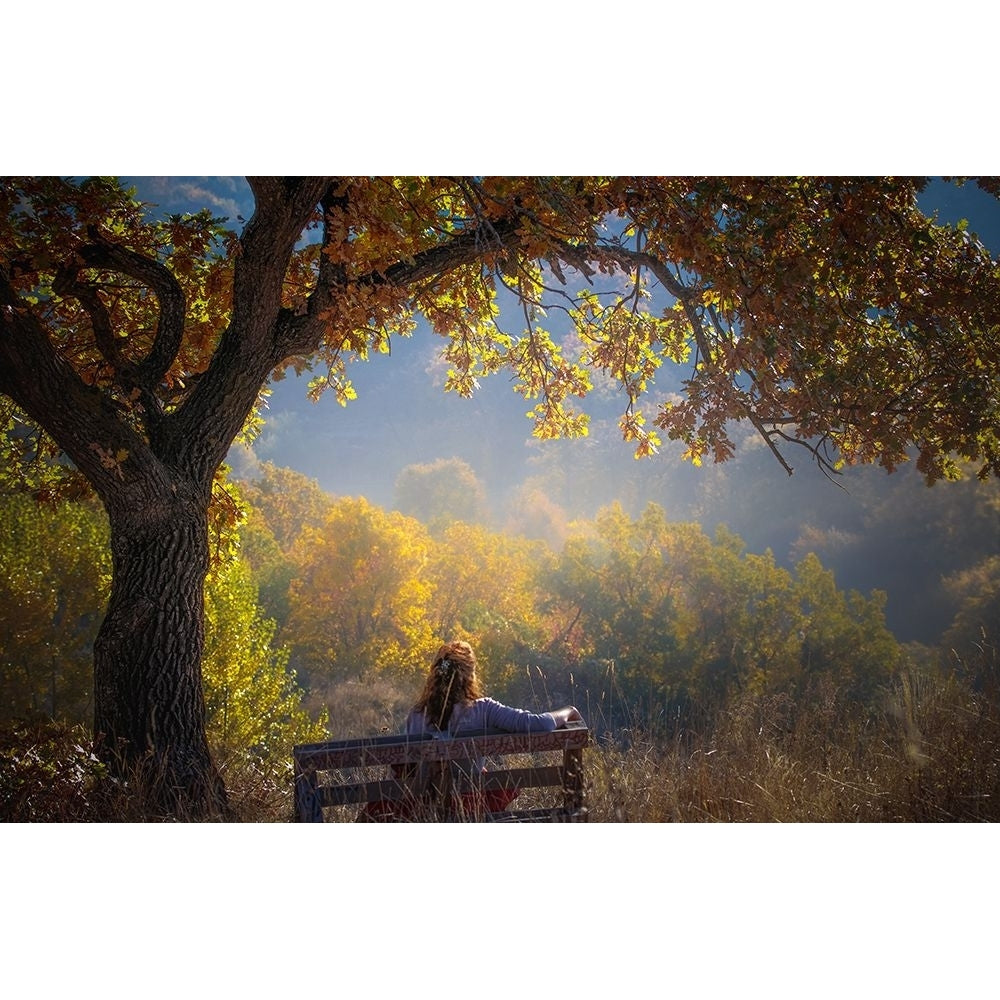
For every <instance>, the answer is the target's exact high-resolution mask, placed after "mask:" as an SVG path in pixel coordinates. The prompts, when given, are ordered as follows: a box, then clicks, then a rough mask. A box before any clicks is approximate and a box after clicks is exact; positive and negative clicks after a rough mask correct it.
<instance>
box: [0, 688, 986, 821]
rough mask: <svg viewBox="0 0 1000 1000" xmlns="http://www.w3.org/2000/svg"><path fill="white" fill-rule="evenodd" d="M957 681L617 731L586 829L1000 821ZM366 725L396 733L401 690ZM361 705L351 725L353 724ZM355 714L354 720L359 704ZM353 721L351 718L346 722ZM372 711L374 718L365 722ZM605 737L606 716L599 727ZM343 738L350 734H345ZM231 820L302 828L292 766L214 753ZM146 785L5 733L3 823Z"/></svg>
mask: <svg viewBox="0 0 1000 1000" xmlns="http://www.w3.org/2000/svg"><path fill="white" fill-rule="evenodd" d="M980 687H981V690H973V689H972V688H971V687H970V686H969V685H967V684H963V683H960V682H959V681H957V680H955V679H954V678H951V679H934V680H923V681H917V680H914V679H913V678H910V677H902V678H900V680H899V681H898V682H897V683H896V684H895V685H894V687H893V688H892V689H891V690H889V691H887V692H885V694H884V697H883V699H882V704H881V705H880V706H879V707H878V708H877V710H874V711H873V710H868V711H862V710H860V709H857V708H854V709H852V708H850V707H849V706H847V705H844V704H841V703H840V701H839V699H838V694H837V692H836V691H834V690H826V691H823V690H821V691H820V692H819V693H818V694H816V695H814V696H813V697H812V698H811V699H810V700H809V701H808V702H806V703H803V704H796V703H794V702H793V701H792V700H790V699H789V698H787V697H783V696H777V697H771V698H746V699H743V700H741V701H738V702H737V703H735V704H733V705H731V706H729V707H728V708H727V709H725V710H724V711H722V712H720V713H719V714H718V715H717V716H716V717H715V719H714V720H713V722H712V724H711V726H710V727H707V730H706V731H705V732H703V733H683V734H681V736H679V737H677V738H675V739H674V740H672V741H670V742H666V743H664V742H662V741H658V740H655V739H653V738H651V737H649V736H647V735H644V733H643V730H642V728H641V727H638V726H637V727H632V728H629V729H626V730H624V731H621V732H620V734H619V735H618V736H617V737H616V739H613V740H612V739H607V740H603V741H602V742H601V743H599V744H597V745H595V746H593V747H591V748H590V749H588V750H587V751H586V754H585V768H586V776H587V784H588V795H587V801H588V805H589V811H590V819H591V821H594V822H604V823H636V822H643V823H661V822H684V823H692V822H765V823H772V822H774V823H777V822H783V823H805V822H810V823H830V822H933V821H943V822H965V821H990V822H992V821H997V820H1000V697H998V691H997V690H996V685H990V684H986V685H985V686H982V685H981V686H980ZM383 695H384V697H383V698H382V701H384V702H385V704H384V705H382V704H381V702H380V706H377V707H376V708H375V709H369V710H368V713H369V714H370V716H371V717H370V718H369V717H368V716H367V715H366V716H365V718H364V719H362V720H361V723H363V725H362V729H363V730H364V731H365V732H368V733H371V732H373V731H375V732H377V731H379V730H380V729H383V728H391V727H392V726H393V725H394V723H395V720H394V717H393V712H394V710H395V709H394V706H393V705H392V704H391V700H392V699H391V692H389V691H388V690H387V691H386V692H383ZM356 709H358V706H351V705H347V706H346V707H345V708H344V711H345V712H346V713H347V716H345V718H346V717H352V718H354V720H355V722H357V712H356V711H355V710H356ZM358 710H359V709H358ZM352 711H355V714H354V715H353V716H351V713H352ZM362 714H364V713H362ZM591 723H592V726H593V728H594V730H595V731H600V729H601V726H600V725H599V720H591ZM345 735H347V734H345ZM217 757H218V760H219V764H220V767H221V769H222V772H223V775H224V777H225V780H226V784H227V788H228V789H229V796H230V802H231V805H232V808H233V814H234V818H235V819H236V820H238V821H243V822H254V823H260V822H288V821H291V820H292V818H293V814H292V802H291V764H290V761H289V760H284V759H280V760H277V761H272V762H270V763H266V762H261V761H254V760H252V759H251V758H249V757H247V756H246V755H240V754H237V753H219V754H218V755H217ZM160 818H164V817H158V816H156V815H155V814H151V813H150V811H149V810H148V809H147V807H146V806H145V804H144V799H143V796H142V795H141V793H140V790H137V789H135V788H130V787H125V786H122V785H121V784H120V783H117V782H114V781H112V780H111V779H110V778H108V777H107V775H106V773H105V771H104V768H103V767H102V765H101V764H100V763H99V762H98V761H97V760H96V758H95V757H94V756H93V754H92V753H91V752H90V749H89V743H88V734H87V733H86V731H85V730H84V729H83V728H81V727H66V726H61V725H59V724H53V723H38V724H34V725H27V724H25V725H20V726H16V727H10V728H8V729H6V730H4V731H3V732H2V733H0V820H3V821H7V822H67V821H69V822H89V821H92V822H122V821H124V822H136V821H144V820H156V819H160Z"/></svg>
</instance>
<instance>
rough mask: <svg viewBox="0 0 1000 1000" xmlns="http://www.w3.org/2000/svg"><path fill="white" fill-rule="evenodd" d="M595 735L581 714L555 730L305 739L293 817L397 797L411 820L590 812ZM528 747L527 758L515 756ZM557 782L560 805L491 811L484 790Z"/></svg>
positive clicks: (582, 815)
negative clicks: (482, 766) (590, 752)
mask: <svg viewBox="0 0 1000 1000" xmlns="http://www.w3.org/2000/svg"><path fill="white" fill-rule="evenodd" d="M589 743H590V731H589V730H588V729H587V727H586V725H585V724H584V723H582V722H576V723H570V724H569V725H568V726H566V727H565V728H562V729H556V730H554V731H553V732H549V733H497V732H488V733H482V734H475V735H472V734H464V733H463V734H459V735H457V736H454V737H436V736H432V735H424V736H374V737H369V738H366V739H356V740H334V741H332V742H329V743H309V744H303V745H300V746H297V747H295V748H294V751H293V755H294V761H295V818H296V820H297V821H299V822H306V823H310V822H312V823H322V822H323V821H324V816H323V810H324V809H327V808H331V807H334V806H358V807H360V808H361V810H362V814H364V811H365V803H379V802H381V803H393V805H392V806H390V807H389V808H390V809H397V810H398V811H399V813H400V814H401V815H402V816H405V817H406V818H407V819H410V820H413V821H435V820H444V821H452V822H455V821H459V822H461V821H485V822H511V821H520V822H538V821H550V822H552V821H554V822H575V821H580V820H585V819H586V807H585V805H584V786H583V750H584V748H585V747H586V746H588V745H589ZM526 755H530V759H529V760H528V761H525V760H523V759H520V760H519V759H517V758H523V757H525V756H526ZM480 758H487V762H486V763H487V768H488V770H487V771H486V773H485V774H483V773H480V772H479V770H478V768H477V767H475V766H474V762H476V761H478V760H479V759H480ZM553 758H555V759H554V761H553ZM321 775H322V778H321ZM553 787H555V788H558V789H559V790H560V791H559V792H558V793H556V794H557V795H558V802H557V804H556V805H548V806H536V807H534V808H522V809H513V810H511V809H504V810H502V811H490V809H489V808H488V807H487V806H486V804H485V802H486V801H487V800H484V798H483V793H487V792H494V793H496V792H497V791H498V790H502V789H519V790H520V792H521V793H523V792H524V790H525V789H535V788H553ZM548 794H549V795H550V796H551V794H552V793H551V792H550V793H548ZM488 798H490V796H487V799H488ZM525 798H529V796H525V795H523V794H519V795H518V799H525ZM513 804H514V805H515V806H516V805H518V802H517V801H516V800H515V802H514V803H513ZM529 805H530V803H529ZM358 818H363V817H362V816H359V817H358Z"/></svg>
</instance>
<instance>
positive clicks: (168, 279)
mask: <svg viewBox="0 0 1000 1000" xmlns="http://www.w3.org/2000/svg"><path fill="white" fill-rule="evenodd" d="M88 235H89V236H90V238H91V240H92V241H93V242H92V243H90V244H87V245H85V246H83V247H81V248H80V256H81V257H82V258H83V260H84V261H86V263H87V264H88V265H89V266H90V267H100V268H105V269H107V270H111V271H117V272H119V273H120V274H126V275H128V276H129V277H131V278H135V279H136V281H140V282H142V283H143V284H144V285H146V286H147V287H148V288H151V289H152V290H153V291H154V292H155V293H156V298H157V302H158V304H159V318H158V319H157V324H156V332H155V333H154V335H153V346H152V349H151V350H150V352H149V354H147V355H146V357H145V358H144V359H143V360H142V361H141V362H140V363H139V364H138V365H135V366H134V367H133V366H128V367H129V368H130V369H131V371H130V372H129V375H132V374H133V373H134V379H135V382H136V384H137V385H139V386H140V387H141V388H143V389H145V390H147V391H148V392H153V391H154V390H155V388H156V386H157V385H158V384H159V382H160V381H161V380H162V379H163V376H164V375H166V373H167V372H168V371H169V369H170V366H171V365H172V364H173V363H174V359H175V358H176V357H177V352H178V351H179V350H180V346H181V341H182V340H183V337H184V314H185V308H186V303H185V301H184V292H183V291H182V290H181V286H180V284H179V283H178V281H177V279H176V278H175V277H174V276H173V275H172V274H171V273H170V271H169V269H168V268H167V267H165V266H164V265H163V264H161V263H160V262H159V261H158V260H156V259H155V258H153V257H147V256H145V255H144V254H140V253H136V252H135V251H134V250H128V249H126V248H125V247H123V246H118V245H117V244H114V243H111V242H109V241H108V240H106V239H104V237H102V236H101V235H100V234H99V233H98V232H97V230H96V229H95V228H94V227H90V229H89V231H88ZM78 297H79V296H78ZM80 301H81V302H83V301H84V300H83V299H81V300H80ZM84 305H86V302H84ZM88 311H90V310H89V309H88ZM91 315H92V316H93V313H91ZM96 333H97V331H96V329H95V334H96ZM99 346H100V345H99ZM101 351H102V353H105V352H104V348H103V347H102V348H101ZM115 353H117V354H118V356H119V358H120V352H117V351H116V352H115ZM105 356H106V357H107V354H105ZM109 360H111V359H110V358H109ZM122 360H123V359H122ZM116 367H117V365H116ZM123 374H125V372H124V371H123Z"/></svg>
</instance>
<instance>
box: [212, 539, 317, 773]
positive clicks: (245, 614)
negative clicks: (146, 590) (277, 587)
mask: <svg viewBox="0 0 1000 1000" xmlns="http://www.w3.org/2000/svg"><path fill="white" fill-rule="evenodd" d="M205 619H206V633H205V657H204V680H205V703H206V709H207V718H206V725H207V729H208V737H209V740H210V741H211V743H212V745H213V747H215V748H216V749H219V750H228V751H232V750H236V751H239V752H248V753H251V754H252V755H253V756H255V757H257V758H259V759H261V760H266V761H270V762H275V761H278V760H280V759H281V758H282V757H283V758H284V759H286V760H287V758H288V757H289V755H290V754H291V748H292V746H293V745H294V744H295V743H309V742H315V741H317V740H321V739H323V738H324V737H325V735H326V729H325V725H324V724H325V718H320V719H319V720H318V721H316V722H314V721H313V720H312V719H311V718H310V717H309V715H308V713H307V712H306V711H305V710H304V709H303V708H302V696H303V692H302V690H301V688H299V686H298V685H297V683H296V680H295V675H294V674H293V673H291V672H290V671H289V670H288V669H287V666H288V650H287V649H285V648H283V647H278V646H276V645H275V642H274V640H275V633H276V626H275V623H274V622H273V621H271V620H270V619H268V618H265V617H264V615H263V613H262V610H261V608H260V607H259V606H258V604H257V586H256V584H255V583H254V581H253V578H252V574H251V571H250V568H249V566H248V565H247V564H246V563H245V562H244V561H243V560H242V559H235V560H232V561H230V562H229V563H227V564H226V565H225V566H222V567H220V568H219V570H217V571H216V572H214V573H212V574H211V575H210V577H209V581H208V585H207V587H206V589H205Z"/></svg>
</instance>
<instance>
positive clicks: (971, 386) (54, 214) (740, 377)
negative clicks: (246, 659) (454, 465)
mask: <svg viewBox="0 0 1000 1000" xmlns="http://www.w3.org/2000/svg"><path fill="white" fill-rule="evenodd" d="M250 185H251V189H252V192H253V196H254V201H255V206H254V211H253V214H252V215H251V217H250V219H249V220H248V221H247V223H246V224H245V226H244V227H243V228H242V231H241V232H240V233H239V235H236V234H232V233H228V232H226V231H225V230H224V229H223V228H222V227H221V225H220V223H219V220H216V219H213V218H211V216H210V215H209V213H208V212H201V213H197V214H194V215H188V216H180V215H177V216H171V217H168V218H166V219H162V220H151V219H150V218H149V216H148V215H147V212H146V210H145V208H144V206H142V205H140V204H138V203H137V202H135V201H134V199H133V198H132V197H131V196H130V194H129V193H128V192H126V191H123V190H122V189H121V187H120V186H119V184H118V183H117V182H114V181H111V180H107V179H103V178H91V179H87V180H85V181H82V182H79V183H77V182H73V181H69V180H65V179H61V178H4V179H3V180H2V181H0V394H2V395H4V396H6V397H8V398H9V400H10V401H12V402H13V403H14V404H16V406H17V407H18V408H19V410H20V412H21V413H23V414H24V415H25V416H26V417H27V418H28V419H30V420H31V421H33V422H34V423H35V424H36V425H37V426H39V427H41V428H43V429H44V431H45V434H46V435H47V437H48V439H50V440H51V442H53V443H54V444H53V447H55V448H58V449H60V450H61V451H63V452H64V453H65V454H66V455H68V457H69V458H70V459H71V461H72V463H73V465H74V466H75V467H76V469H77V470H78V471H79V473H80V474H82V475H83V476H84V477H85V478H86V479H87V481H88V482H89V483H91V484H92V486H93V488H94V489H95V491H96V492H97V494H98V496H99V497H100V499H101V502H102V503H103V504H104V506H105V509H106V511H107V513H108V518H109V523H110V531H111V542H110V545H111V552H112V568H113V583H112V589H111V594H110V598H109V601H108V608H107V614H106V616H105V618H104V621H103V622H102V625H101V628H100V631H99V634H98V637H97V640H96V642H95V654H94V678H95V679H94V685H95V686H94V728H95V732H96V733H97V734H100V735H102V736H103V738H104V740H105V741H106V745H107V746H109V747H116V748H118V749H119V751H123V753H116V754H114V755H111V759H112V761H113V762H114V761H118V760H121V761H123V762H124V763H126V764H143V763H150V764H151V765H152V768H151V774H153V775H154V776H156V779H157V781H158V782H159V787H160V788H161V790H162V795H163V799H164V801H165V803H167V804H170V803H173V802H176V801H177V800H183V802H184V805H185V808H186V809H187V810H188V812H189V813H190V812H191V811H192V810H197V809H203V810H204V811H206V812H212V811H214V810H216V809H219V808H224V805H225V789H224V785H223V783H222V781H221V780H220V778H219V776H218V773H217V770H216V768H215V767H214V765H213V763H212V760H211V756H210V754H209V750H208V743H207V740H206V737H205V715H204V698H203V692H202V680H201V660H202V653H203V648H204V590H203V588H204V581H205V575H206V573H207V571H208V563H209V543H208V538H207V532H208V527H207V511H208V508H209V504H210V502H211V498H212V492H213V483H214V482H215V476H216V471H217V469H218V468H219V466H220V464H221V463H222V461H223V459H224V457H225V455H226V452H227V450H228V448H229V446H230V444H231V443H232V442H233V440H234V439H235V438H236V437H237V436H238V435H239V434H240V432H241V430H242V429H243V428H244V427H245V426H246V425H247V422H248V419H249V418H251V416H252V415H253V414H254V411H255V407H257V405H258V402H259V399H260V395H261V392H262V390H263V388H264V387H265V385H266V383H267V382H268V379H269V378H270V377H271V376H272V373H274V372H275V371H280V370H283V369H285V368H286V367H287V366H289V365H290V364H294V365H296V366H298V367H299V368H300V369H301V368H304V367H305V366H307V365H309V364H318V365H319V366H320V367H321V370H322V371H323V374H322V376H321V378H320V379H319V380H318V382H317V385H316V391H320V390H321V389H322V388H324V387H331V388H332V389H333V390H334V392H335V393H336V394H337V395H338V397H339V398H340V399H341V400H343V401H346V400H347V399H349V398H350V397H351V396H352V395H353V392H354V390H353V388H352V387H351V385H350V381H349V380H348V379H347V377H346V367H345V366H346V362H347V361H348V360H350V359H351V358H354V357H366V356H368V354H369V353H370V352H372V351H387V350H388V345H389V342H390V338H391V337H392V336H394V335H397V334H404V333H408V332H410V331H411V330H412V329H413V328H414V325H415V317H416V316H417V315H421V316H423V317H424V318H425V319H426V320H427V321H428V323H429V324H430V327H431V328H432V329H433V330H434V331H435V332H436V333H437V334H439V335H441V336H442V337H443V345H444V346H443V352H444V356H445V357H446V359H447V361H448V363H449V364H450V369H451V370H450V373H449V376H448V379H447V383H446V387H447V388H448V389H451V390H454V391H457V392H459V393H461V394H465V395H468V394H470V393H472V392H473V391H474V389H475V386H476V384H477V380H478V379H479V378H480V377H482V376H484V375H488V374H490V373H492V372H496V371H498V370H500V369H507V370H509V371H510V372H511V373H512V375H513V381H514V384H515V386H516V387H517V388H518V389H519V390H520V391H521V392H522V393H523V394H524V395H525V397H526V398H527V399H528V400H529V401H530V404H531V406H532V410H531V413H532V416H533V419H534V433H535V434H536V435H538V436H539V437H552V436H555V435H566V434H580V433H583V432H585V430H586V418H585V416H584V415H582V414H580V413H578V412H575V411H574V410H573V409H572V407H571V406H570V405H569V404H570V402H571V400H572V398H573V397H574V396H576V397H578V396H582V395H584V394H586V393H587V392H588V391H589V390H590V388H591V385H592V379H591V373H592V372H595V371H596V372H599V373H602V374H603V375H606V376H607V377H609V378H611V379H612V380H614V381H617V382H618V383H619V384H620V385H621V387H622V389H623V392H624V399H625V406H624V410H623V413H622V417H621V429H622V433H623V436H624V437H625V439H626V440H628V441H630V442H632V443H633V445H634V446H635V449H636V452H637V454H640V455H641V454H648V453H650V452H652V451H653V450H655V448H656V446H657V442H658V434H659V433H661V432H662V433H666V434H667V435H668V436H669V437H671V438H676V439H679V440H682V441H683V442H684V443H685V446H686V449H687V455H688V457H689V458H691V459H692V460H694V461H701V460H702V458H703V457H704V456H706V455H712V456H713V457H714V458H716V459H725V458H727V457H728V456H729V455H730V454H731V453H732V448H733V444H732V439H731V437H730V436H729V432H728V430H727V425H728V424H729V423H730V422H731V421H745V422H748V423H749V424H751V425H752V426H753V427H754V428H755V429H756V430H757V432H758V433H759V434H760V435H761V436H762V437H763V439H764V440H765V442H766V443H767V444H768V445H769V446H770V447H771V448H772V450H773V451H774V454H775V455H776V457H777V458H778V460H779V461H780V462H781V463H782V464H784V465H786V466H787V467H789V468H790V466H789V465H788V460H787V458H786V457H785V454H784V452H783V451H782V448H783V447H784V446H786V445H787V446H788V447H805V448H808V449H809V452H810V454H811V456H812V457H813V458H814V459H815V460H816V461H818V462H820V463H821V464H824V465H825V464H836V462H838V461H841V460H844V461H861V462H879V463H881V464H883V465H884V466H886V467H887V468H892V467H893V466H895V465H897V464H899V463H900V462H902V461H904V460H905V458H906V456H907V454H908V451H909V449H911V448H916V449H917V452H918V455H919V458H918V464H919V466H920V468H921V471H923V472H924V473H925V474H926V475H927V476H928V478H931V479H933V478H938V477H941V476H947V475H952V474H954V471H955V467H954V464H953V460H952V456H953V455H956V454H957V455H960V456H964V457H967V458H969V459H971V460H975V461H977V462H979V463H980V464H981V469H982V472H983V474H984V475H986V474H989V473H996V472H997V471H998V470H1000V443H998V431H1000V412H998V408H997V402H996V400H997V394H996V383H997V372H998V361H997V352H996V333H997V325H998V324H997V317H998V310H997V304H998V292H1000V277H998V274H997V267H996V264H995V262H994V261H993V260H992V259H991V257H990V255H989V254H988V253H987V252H986V250H985V249H984V248H983V247H982V246H981V245H980V244H978V243H977V242H976V241H975V240H974V239H972V238H971V237H970V236H969V235H968V234H967V233H966V232H965V231H962V230H959V229H952V228H949V227H945V226H939V225H936V224H935V223H934V222H932V221H931V220H929V219H927V218H926V217H925V216H924V215H923V214H922V213H921V212H920V211H919V210H918V208H917V206H916V196H917V193H918V192H919V191H920V189H921V187H922V182H920V181H915V180H913V179H908V178H860V179H859V178H846V177H845V178H649V177H615V178H579V177H572V178H532V177H527V178H526V177H502V178H371V177H356V178H328V177H327V178H312V177H310V178H252V179H251V180H250ZM304 235H305V236H307V237H309V238H307V239H305V240H304V239H303V236H304ZM578 281H579V282H580V283H581V284H585V285H586V287H584V288H583V290H582V291H580V292H576V291H574V288H573V285H572V284H571V282H574V283H575V282H578ZM500 289H505V290H506V291H507V292H509V293H511V294H512V295H513V296H514V297H515V298H516V299H517V300H519V301H520V304H521V305H522V307H523V309H522V312H523V315H524V317H525V328H524V329H523V330H522V332H521V333H520V334H515V333H511V332H508V331H505V330H503V329H502V328H501V326H499V325H498V323H497V317H498V307H497V293H498V290H500ZM654 293H655V294H656V295H657V296H659V300H662V299H663V298H664V297H665V298H666V299H667V301H666V304H665V305H664V304H663V303H662V301H659V300H657V301H656V302H655V304H654V300H653V299H651V297H650V296H651V295H653V294H654ZM661 293H662V294H661ZM549 305H556V306H561V309H560V310H559V311H560V312H562V313H563V314H564V315H567V316H568V317H569V318H570V320H571V321H572V323H573V325H574V327H575V330H576V332H577V334H578V337H577V339H576V340H575V341H574V342H572V343H570V342H566V343H565V344H564V343H560V342H559V341H558V340H557V339H556V338H555V337H554V336H553V335H552V331H551V330H546V329H545V327H544V325H543V316H544V313H545V310H546V307H547V306H549ZM664 364H671V365H680V366H683V367H684V370H685V371H686V373H687V378H686V380H685V381H684V384H683V387H682V392H681V393H680V395H679V397H678V398H672V399H670V400H668V401H667V402H665V403H664V404H663V406H662V407H661V408H660V410H659V411H658V412H657V413H656V414H655V416H654V418H653V421H652V424H650V422H649V421H648V420H647V417H646V415H645V414H643V413H642V412H641V410H640V407H639V403H640V399H641V397H642V396H643V394H644V393H645V392H646V391H647V389H648V387H649V384H650V382H651V380H652V379H653V378H654V376H655V375H656V373H657V371H658V369H659V368H660V367H661V366H663V365H664ZM3 446H4V447H5V449H6V450H7V452H8V453H13V450H16V449H14V448H13V445H12V443H11V439H10V437H9V435H8V436H7V437H6V438H5V441H4V445H3ZM4 468H5V469H6V465H5V466H4Z"/></svg>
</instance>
